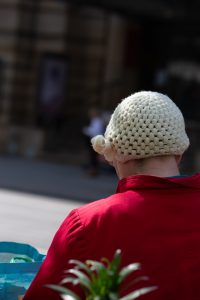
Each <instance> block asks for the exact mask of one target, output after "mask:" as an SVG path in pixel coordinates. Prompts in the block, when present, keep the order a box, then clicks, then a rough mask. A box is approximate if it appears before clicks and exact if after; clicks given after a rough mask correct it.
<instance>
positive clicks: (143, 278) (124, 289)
mask: <svg viewBox="0 0 200 300" xmlns="http://www.w3.org/2000/svg"><path fill="white" fill-rule="evenodd" d="M147 280H149V277H147V276H140V277H137V278H135V279H133V280H132V281H131V282H129V283H128V284H126V286H124V287H123V288H122V289H121V291H126V290H127V289H129V288H130V287H131V286H132V285H134V284H136V283H138V282H140V281H147Z"/></svg>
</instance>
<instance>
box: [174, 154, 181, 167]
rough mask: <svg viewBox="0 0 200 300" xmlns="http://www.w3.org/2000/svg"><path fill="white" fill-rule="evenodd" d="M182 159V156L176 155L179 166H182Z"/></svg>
mask: <svg viewBox="0 0 200 300" xmlns="http://www.w3.org/2000/svg"><path fill="white" fill-rule="evenodd" d="M181 159H182V155H175V160H176V163H177V165H179V164H180V162H181Z"/></svg>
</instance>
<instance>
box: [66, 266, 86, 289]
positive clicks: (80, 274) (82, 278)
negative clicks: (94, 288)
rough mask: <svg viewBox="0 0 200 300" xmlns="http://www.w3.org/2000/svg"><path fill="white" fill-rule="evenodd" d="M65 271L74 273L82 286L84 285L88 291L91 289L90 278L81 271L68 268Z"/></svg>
mask: <svg viewBox="0 0 200 300" xmlns="http://www.w3.org/2000/svg"><path fill="white" fill-rule="evenodd" d="M67 273H70V274H73V275H75V276H76V277H77V279H78V280H79V281H80V284H81V285H82V286H84V287H86V288H87V289H88V290H89V291H90V290H91V280H90V279H89V277H88V276H86V275H85V274H84V273H83V272H81V271H79V270H76V269H69V270H68V271H67Z"/></svg>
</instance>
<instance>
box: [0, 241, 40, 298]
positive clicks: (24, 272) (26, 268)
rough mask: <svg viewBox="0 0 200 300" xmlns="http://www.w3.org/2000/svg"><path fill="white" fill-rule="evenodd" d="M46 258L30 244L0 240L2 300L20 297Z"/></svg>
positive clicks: (0, 295) (0, 286)
mask: <svg viewBox="0 0 200 300" xmlns="http://www.w3.org/2000/svg"><path fill="white" fill-rule="evenodd" d="M44 258H45V255H43V254H40V253H39V252H38V251H37V249H35V248H34V247H32V246H30V245H28V244H21V243H15V242H0V300H18V299H20V298H19V296H20V295H24V294H25V292H26V290H27V289H28V287H29V286H30V284H31V282H32V280H33V278H34V277H35V275H36V273H37V272H38V270H39V268H40V266H41V264H42V262H43V260H44Z"/></svg>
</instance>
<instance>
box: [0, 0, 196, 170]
mask: <svg viewBox="0 0 200 300" xmlns="http://www.w3.org/2000/svg"><path fill="white" fill-rule="evenodd" d="M199 10H200V3H199V1H197V0H193V1H188V0H154V1H149V0H134V1H133V0H123V1H121V0H99V1H97V0H93V1H92V0H91V1H86V0H85V1H84V0H72V1H67V0H40V1H38V0H0V152H1V153H4V154H10V155H19V156H25V157H33V158H41V159H47V160H51V161H62V162H74V163H80V162H83V161H84V157H85V156H84V155H85V153H84V146H83V145H84V143H83V138H82V128H83V126H84V125H85V124H86V122H87V115H88V110H89V108H90V107H94V106H96V107H97V106H98V108H99V109H100V110H102V111H104V112H107V111H108V112H109V111H112V110H113V108H114V107H115V106H116V104H117V103H118V102H120V100H121V99H122V98H124V97H126V96H127V95H129V94H130V93H134V92H136V91H138V90H142V89H145V90H148V89H151V90H157V91H160V92H164V93H167V94H168V95H169V96H170V97H172V99H174V101H175V102H176V103H177V105H178V106H179V107H180V108H181V109H182V111H183V113H184V115H185V117H186V125H187V131H188V134H189V136H190V139H191V143H192V147H191V148H190V150H189V151H188V152H187V154H186V160H185V165H184V170H186V171H189V172H190V171H195V170H197V169H198V168H199V167H200V142H199V139H198V135H199V131H200V125H199V124H200V123H199V121H200V51H199V50H200V19H199V15H198V14H199Z"/></svg>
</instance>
